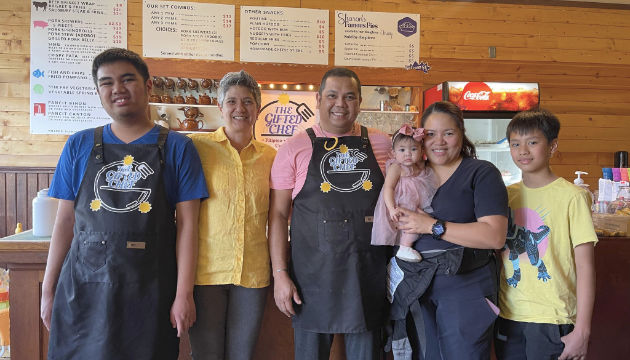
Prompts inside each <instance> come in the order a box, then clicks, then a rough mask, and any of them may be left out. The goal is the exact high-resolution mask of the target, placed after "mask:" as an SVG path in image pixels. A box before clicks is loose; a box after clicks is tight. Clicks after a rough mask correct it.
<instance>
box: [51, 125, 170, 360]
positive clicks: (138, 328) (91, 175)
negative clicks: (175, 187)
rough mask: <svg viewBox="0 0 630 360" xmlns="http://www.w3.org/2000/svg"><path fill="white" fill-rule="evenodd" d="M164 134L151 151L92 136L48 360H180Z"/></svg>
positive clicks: (57, 298) (100, 135)
mask: <svg viewBox="0 0 630 360" xmlns="http://www.w3.org/2000/svg"><path fill="white" fill-rule="evenodd" d="M167 135H168V130H166V129H164V128H161V130H160V134H159V136H158V142H157V143H156V144H103V128H102V127H99V128H97V129H95V131H94V147H93V149H92V153H91V155H90V159H89V161H88V166H87V169H86V172H85V175H84V176H83V180H82V182H81V187H80V189H79V192H78V194H77V197H76V199H75V203H74V211H75V225H74V238H73V240H72V244H71V246H70V250H69V252H68V254H67V255H66V258H65V260H64V263H63V267H62V270H61V274H60V276H59V281H58V284H57V289H56V293H55V299H54V304H53V313H52V320H51V332H50V339H49V349H48V358H49V359H63V360H68V359H81V360H85V359H90V360H96V359H103V360H105V359H108V360H111V359H134V360H141V359H177V356H178V352H179V339H178V338H177V331H176V330H175V329H173V328H172V326H171V324H170V318H169V314H170V307H171V305H172V303H173V300H174V298H175V290H176V281H177V267H176V258H175V239H176V227H175V222H174V211H173V209H172V207H171V205H170V204H169V203H168V200H167V197H166V192H165V189H164V180H163V174H162V171H163V169H164V161H163V159H164V154H163V152H164V151H163V148H164V143H165V141H166V137H167Z"/></svg>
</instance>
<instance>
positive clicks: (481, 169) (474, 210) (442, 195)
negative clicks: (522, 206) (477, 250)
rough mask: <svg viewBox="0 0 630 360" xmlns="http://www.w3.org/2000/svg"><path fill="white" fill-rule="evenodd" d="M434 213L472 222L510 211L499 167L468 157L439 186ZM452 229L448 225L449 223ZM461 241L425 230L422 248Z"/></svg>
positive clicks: (444, 246) (443, 246)
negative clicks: (434, 237) (436, 237)
mask: <svg viewBox="0 0 630 360" xmlns="http://www.w3.org/2000/svg"><path fill="white" fill-rule="evenodd" d="M431 206H432V207H433V214H432V216H433V217H434V218H436V219H440V220H442V221H449V222H455V223H471V222H475V221H477V219H478V218H480V217H483V216H489V215H503V216H505V217H507V215H508V197H507V190H506V188H505V184H503V179H502V178H501V173H500V172H499V170H498V169H497V168H496V167H495V166H494V165H492V163H490V162H488V161H485V160H477V159H472V158H464V159H463V160H462V162H461V163H460V164H459V166H458V167H457V169H456V170H455V172H454V173H453V175H451V177H450V178H449V179H448V180H446V182H445V183H444V184H442V186H440V187H439V188H438V189H437V192H436V193H435V196H434V197H433V202H432V203H431ZM447 230H448V225H447ZM456 246H459V245H456V244H453V243H450V242H448V241H444V240H441V239H440V240H435V239H433V236H431V234H422V235H420V237H419V238H418V241H416V242H415V244H414V248H415V249H416V250H418V251H427V250H436V249H447V248H451V247H456Z"/></svg>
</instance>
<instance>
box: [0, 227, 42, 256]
mask: <svg viewBox="0 0 630 360" xmlns="http://www.w3.org/2000/svg"><path fill="white" fill-rule="evenodd" d="M49 245H50V237H48V236H45V237H44V236H34V235H33V230H27V231H23V232H21V233H19V234H15V235H10V236H7V237H4V238H2V239H0V265H6V264H46V258H47V257H48V246H49Z"/></svg>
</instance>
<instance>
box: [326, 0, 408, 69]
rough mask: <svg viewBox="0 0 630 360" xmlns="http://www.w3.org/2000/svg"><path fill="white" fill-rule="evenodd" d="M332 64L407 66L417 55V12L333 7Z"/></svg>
mask: <svg viewBox="0 0 630 360" xmlns="http://www.w3.org/2000/svg"><path fill="white" fill-rule="evenodd" d="M334 19H335V25H334V26H335V66H369V67H393V68H409V66H411V65H413V64H414V63H415V64H417V63H418V61H419V57H420V15H419V14H401V13H383V12H369V11H342V10H337V11H335V18H334Z"/></svg>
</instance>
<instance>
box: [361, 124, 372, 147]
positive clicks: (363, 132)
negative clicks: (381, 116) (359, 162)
mask: <svg viewBox="0 0 630 360" xmlns="http://www.w3.org/2000/svg"><path fill="white" fill-rule="evenodd" d="M369 144H370V138H369V137H368V129H367V128H366V127H365V126H363V125H361V145H362V146H363V148H364V149H365V148H367V147H368V145H369Z"/></svg>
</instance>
